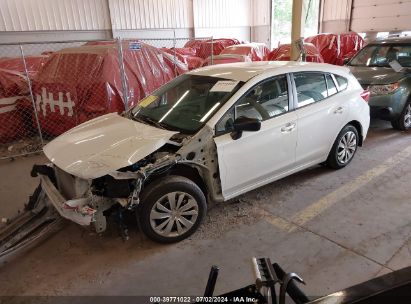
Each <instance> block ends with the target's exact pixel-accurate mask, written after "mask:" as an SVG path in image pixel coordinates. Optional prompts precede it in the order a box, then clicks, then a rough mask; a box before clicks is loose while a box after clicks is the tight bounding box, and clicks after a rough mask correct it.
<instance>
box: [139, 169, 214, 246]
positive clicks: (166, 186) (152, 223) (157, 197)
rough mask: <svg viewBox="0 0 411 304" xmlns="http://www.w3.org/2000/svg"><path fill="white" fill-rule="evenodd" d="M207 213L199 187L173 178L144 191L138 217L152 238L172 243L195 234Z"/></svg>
mask: <svg viewBox="0 0 411 304" xmlns="http://www.w3.org/2000/svg"><path fill="white" fill-rule="evenodd" d="M206 212H207V204H206V198H205V196H204V193H203V191H202V190H201V189H200V187H199V186H198V185H196V184H195V183H194V182H193V181H191V180H190V179H188V178H185V177H182V176H176V175H170V176H166V177H163V178H160V179H158V180H156V181H154V182H153V183H151V184H150V185H148V187H147V189H145V190H144V191H143V193H142V196H141V203H140V207H139V209H138V212H137V216H138V219H139V221H140V226H141V229H142V230H143V232H144V234H145V235H147V236H148V237H149V238H150V239H152V240H153V241H156V242H160V243H173V242H178V241H181V240H183V239H185V238H187V237H188V236H190V235H191V234H193V233H194V232H195V231H196V230H197V228H198V227H199V225H200V224H201V222H202V220H203V219H204V217H205V214H206Z"/></svg>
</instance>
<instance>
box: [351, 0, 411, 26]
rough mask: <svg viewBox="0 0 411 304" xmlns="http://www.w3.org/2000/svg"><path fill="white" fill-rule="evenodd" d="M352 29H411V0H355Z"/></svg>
mask: <svg viewBox="0 0 411 304" xmlns="http://www.w3.org/2000/svg"><path fill="white" fill-rule="evenodd" d="M351 29H352V30H354V31H357V32H373V31H376V32H389V31H403V30H411V1H406V0H402V1H398V0H397V1H395V0H355V1H354V7H353V13H352V24H351Z"/></svg>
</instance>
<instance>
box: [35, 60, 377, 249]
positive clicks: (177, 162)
mask: <svg viewBox="0 0 411 304" xmlns="http://www.w3.org/2000/svg"><path fill="white" fill-rule="evenodd" d="M367 100H368V92H366V91H363V89H362V88H361V86H360V84H359V83H358V82H357V80H356V79H355V77H354V76H353V75H352V74H351V73H350V72H349V70H348V69H347V68H345V67H338V66H332V65H328V64H316V63H297V62H254V63H236V64H226V65H217V66H208V67H205V68H202V69H198V70H195V71H192V72H189V73H187V74H184V75H182V76H179V77H177V78H176V79H174V80H172V81H171V82H169V83H168V84H166V85H164V86H163V87H161V88H159V89H158V90H157V91H155V92H153V94H152V95H150V96H148V97H146V98H145V99H143V100H142V101H141V102H140V103H139V105H138V106H136V107H135V108H133V109H131V110H130V111H128V112H126V113H124V114H123V115H117V114H108V115H104V116H101V117H99V118H96V119H93V120H91V121H89V122H86V123H84V124H82V125H80V126H78V127H76V128H74V129H72V130H70V131H68V132H66V133H65V134H63V135H61V136H60V137H58V138H56V139H55V140H53V141H52V142H50V143H49V144H48V145H47V146H46V147H45V148H44V152H45V154H46V156H47V157H48V158H49V159H50V161H51V162H52V164H48V165H44V166H35V167H34V168H33V172H32V174H33V175H34V176H36V175H40V176H41V184H40V186H39V189H38V191H36V193H37V194H36V195H37V196H36V203H35V204H50V203H51V204H52V205H54V207H55V209H56V210H57V211H58V213H59V215H60V216H63V217H64V218H67V219H70V220H72V221H74V222H77V223H78V224H80V225H84V226H92V227H94V229H95V230H97V231H98V232H102V231H104V230H105V228H106V218H107V217H108V216H110V214H117V219H118V221H120V222H121V219H122V217H121V216H118V214H119V213H120V214H121V213H122V212H129V211H131V212H135V213H136V215H137V219H138V221H139V223H140V227H141V229H142V231H143V232H144V233H145V234H146V235H147V236H148V237H149V238H151V239H153V240H155V241H158V242H176V241H180V240H182V239H184V238H186V237H188V236H189V235H191V234H192V233H193V232H194V231H195V230H196V229H197V228H198V226H199V225H200V223H201V221H202V220H203V218H204V216H205V214H206V210H207V203H208V202H210V201H226V200H229V199H232V198H234V197H236V196H238V195H240V194H243V193H245V192H247V191H250V190H253V189H255V188H257V187H260V186H263V185H265V184H268V183H271V182H273V181H275V180H278V179H280V178H283V177H285V176H288V175H290V174H293V173H295V172H297V171H301V170H303V169H305V168H307V167H310V166H313V165H316V164H320V163H325V164H327V165H328V166H329V167H331V168H333V169H340V168H343V167H345V166H346V165H348V164H349V163H350V161H351V160H352V159H353V157H354V155H355V152H356V151H357V147H358V146H361V145H362V143H363V142H364V140H365V138H366V135H367V131H368V127H369V121H370V116H369V106H368V104H367ZM39 193H40V194H39ZM41 193H44V195H41ZM35 204H32V205H33V206H34V205H35ZM120 227H125V224H124V223H121V225H120Z"/></svg>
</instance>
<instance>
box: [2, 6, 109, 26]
mask: <svg viewBox="0 0 411 304" xmlns="http://www.w3.org/2000/svg"><path fill="white" fill-rule="evenodd" d="M106 29H110V17H109V10H108V5H107V1H106V0H58V1H56V0H0V31H62V30H106Z"/></svg>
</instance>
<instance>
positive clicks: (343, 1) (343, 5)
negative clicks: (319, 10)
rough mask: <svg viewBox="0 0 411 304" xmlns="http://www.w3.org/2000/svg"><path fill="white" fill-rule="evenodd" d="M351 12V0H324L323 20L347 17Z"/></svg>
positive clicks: (344, 18)
mask: <svg viewBox="0 0 411 304" xmlns="http://www.w3.org/2000/svg"><path fill="white" fill-rule="evenodd" d="M350 12H351V0H324V1H323V18H322V19H323V21H335V20H346V19H349V16H350Z"/></svg>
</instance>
